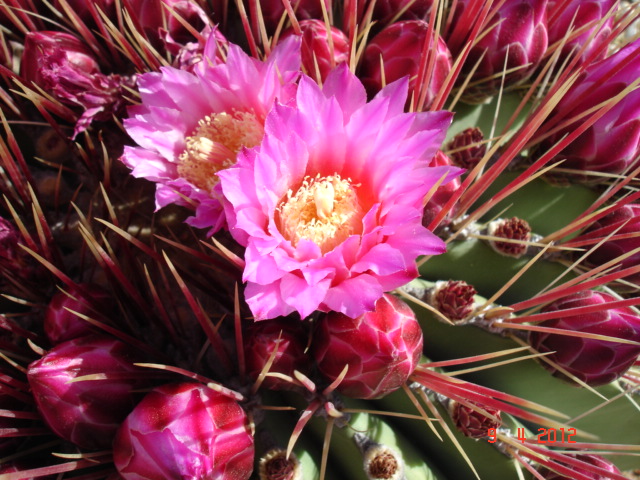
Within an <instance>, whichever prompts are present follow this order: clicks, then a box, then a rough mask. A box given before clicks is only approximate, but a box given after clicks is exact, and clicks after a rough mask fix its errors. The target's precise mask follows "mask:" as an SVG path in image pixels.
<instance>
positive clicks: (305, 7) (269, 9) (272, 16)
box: [245, 0, 332, 32]
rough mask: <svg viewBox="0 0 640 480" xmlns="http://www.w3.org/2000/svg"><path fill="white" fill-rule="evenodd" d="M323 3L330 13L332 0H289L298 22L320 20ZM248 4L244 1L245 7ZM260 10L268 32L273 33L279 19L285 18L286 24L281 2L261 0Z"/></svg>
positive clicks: (286, 19) (280, 0)
mask: <svg viewBox="0 0 640 480" xmlns="http://www.w3.org/2000/svg"><path fill="white" fill-rule="evenodd" d="M321 1H322V2H324V4H325V6H326V9H327V12H331V8H332V0H289V2H290V3H291V8H293V10H294V12H296V18H297V19H298V21H300V20H309V19H311V18H317V19H322V18H323V17H322V4H321V3H320V2H321ZM247 3H248V2H246V1H245V5H247ZM260 7H261V8H262V17H263V19H264V24H265V27H266V28H267V31H268V32H274V31H275V29H276V27H277V26H278V23H279V22H280V19H281V18H282V17H283V15H284V16H285V17H286V18H285V25H287V23H288V18H289V17H288V16H287V14H286V13H285V9H284V4H283V3H282V0H262V1H261V2H260Z"/></svg>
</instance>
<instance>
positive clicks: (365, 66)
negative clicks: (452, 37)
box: [360, 20, 452, 106]
mask: <svg viewBox="0 0 640 480" xmlns="http://www.w3.org/2000/svg"><path fill="white" fill-rule="evenodd" d="M428 30H429V24H428V23H427V22H425V21H422V20H406V21H403V22H398V23H394V24H392V25H389V26H388V27H386V28H385V29H383V30H382V31H381V32H380V33H379V34H377V35H376V36H375V37H374V38H373V39H372V40H371V42H369V44H368V45H367V48H366V49H365V51H364V54H363V58H362V67H361V71H360V78H361V80H362V83H363V84H364V86H365V88H366V89H367V92H368V93H369V95H371V96H373V95H374V94H376V93H377V92H378V91H379V90H380V89H381V88H382V87H383V77H384V83H385V84H387V85H388V84H390V83H392V82H394V81H395V80H398V79H399V78H402V77H404V76H409V92H412V91H414V88H415V89H416V90H418V91H420V88H416V87H417V86H416V76H417V75H418V69H419V68H420V59H421V55H422V52H423V49H425V48H427V49H431V48H435V51H436V53H435V55H436V60H435V64H434V68H433V74H432V77H431V78H430V79H426V80H425V85H423V88H426V89H427V95H426V99H425V105H426V106H428V105H429V104H430V103H431V102H432V101H433V99H434V98H435V96H436V93H437V92H438V90H440V88H441V87H442V85H443V84H444V81H445V79H446V77H447V75H448V74H449V71H450V70H451V65H452V59H451V53H450V52H449V49H448V48H447V45H446V44H445V42H444V40H443V39H442V38H440V36H438V38H437V40H436V45H435V47H433V46H432V45H431V43H430V44H429V45H428V46H427V47H425V40H426V38H427V35H428ZM381 58H382V61H381V60H380V59H381ZM382 66H384V68H382Z"/></svg>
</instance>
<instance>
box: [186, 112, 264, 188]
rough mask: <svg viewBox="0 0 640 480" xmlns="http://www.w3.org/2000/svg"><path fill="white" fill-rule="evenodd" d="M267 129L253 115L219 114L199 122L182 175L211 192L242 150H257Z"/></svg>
mask: <svg viewBox="0 0 640 480" xmlns="http://www.w3.org/2000/svg"><path fill="white" fill-rule="evenodd" d="M263 134H264V127H263V125H262V122H261V121H259V120H258V118H257V117H256V115H255V114H254V113H253V112H239V111H233V112H232V113H230V114H229V113H225V112H223V113H215V114H211V115H208V116H206V117H204V118H203V119H202V120H200V121H199V122H198V126H197V127H196V128H195V130H194V131H193V133H192V134H191V135H190V136H188V137H187V138H186V139H185V141H186V147H185V149H184V152H182V154H181V155H180V158H179V160H180V162H179V164H178V175H180V176H181V177H182V178H184V179H185V180H187V181H189V182H190V183H192V184H193V185H195V186H196V187H198V188H202V189H203V190H211V189H212V188H213V187H214V186H215V185H216V184H217V183H218V176H217V175H216V173H218V172H219V171H220V170H223V169H225V168H229V167H231V166H233V165H234V164H235V163H236V156H237V154H238V152H239V151H240V149H241V148H242V147H248V148H251V147H255V146H256V145H258V144H259V143H260V141H261V140H262V136H263Z"/></svg>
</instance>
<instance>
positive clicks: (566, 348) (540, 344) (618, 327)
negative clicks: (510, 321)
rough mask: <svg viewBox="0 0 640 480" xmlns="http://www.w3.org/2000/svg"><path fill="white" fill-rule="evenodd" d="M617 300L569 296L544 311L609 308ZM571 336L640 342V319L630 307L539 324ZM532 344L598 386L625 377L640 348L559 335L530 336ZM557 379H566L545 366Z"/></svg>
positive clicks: (604, 296)
mask: <svg viewBox="0 0 640 480" xmlns="http://www.w3.org/2000/svg"><path fill="white" fill-rule="evenodd" d="M614 300H615V297H613V296H612V295H610V294H608V293H603V292H597V291H594V290H588V291H583V292H578V293H575V294H572V295H568V296H566V297H564V298H561V299H559V300H556V301H555V302H553V303H551V304H550V305H548V306H546V307H545V308H543V309H542V311H543V312H554V311H557V312H561V311H562V310H566V309H570V308H577V307H586V306H592V305H598V304H605V305H606V304H607V303H608V302H612V301H614ZM539 325H540V326H543V327H551V328H557V329H561V330H567V331H571V332H583V333H592V334H597V335H605V336H608V337H615V338H622V339H626V340H632V341H634V342H640V317H638V315H637V314H636V313H635V311H634V310H632V309H631V308H628V307H619V308H612V309H608V310H607V309H603V310H600V311H596V312H591V313H585V314H579V315H571V316H559V317H558V318H555V319H553V320H546V321H544V322H541V323H540V324H539ZM529 343H530V344H531V346H532V347H533V348H535V349H536V350H538V351H539V352H541V353H547V352H553V353H551V354H550V355H548V356H547V357H546V358H548V359H550V360H551V361H553V362H554V363H556V364H557V365H559V366H560V367H562V368H564V369H565V370H567V371H568V372H569V373H570V374H572V375H574V376H575V377H577V378H578V379H580V380H582V381H583V382H585V383H587V384H588V385H592V386H597V385H604V384H606V383H609V382H612V381H613V380H615V379H617V378H619V377H621V376H622V375H623V374H624V373H625V372H626V371H627V370H628V369H629V367H631V365H633V363H634V362H635V361H636V359H637V357H638V354H640V347H639V346H637V345H630V344H626V343H617V342H613V341H604V340H595V339H591V338H582V337H573V336H567V335H562V334H557V333H542V332H535V331H531V332H529ZM544 365H545V367H546V368H548V369H550V370H551V371H552V373H553V374H554V375H555V376H559V377H564V375H563V374H562V373H561V372H560V371H557V370H555V369H554V368H553V367H552V366H551V365H549V364H547V363H546V362H545V363H544Z"/></svg>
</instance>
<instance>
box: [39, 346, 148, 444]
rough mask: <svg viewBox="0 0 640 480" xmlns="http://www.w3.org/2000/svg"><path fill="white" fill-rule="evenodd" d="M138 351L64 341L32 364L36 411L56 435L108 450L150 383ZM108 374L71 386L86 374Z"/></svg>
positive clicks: (73, 441) (77, 442)
mask: <svg viewBox="0 0 640 480" xmlns="http://www.w3.org/2000/svg"><path fill="white" fill-rule="evenodd" d="M136 361H140V359H139V358H138V355H137V352H136V350H135V349H132V348H130V347H129V346H128V345H126V344H124V343H122V342H120V341H118V340H115V339H112V338H109V337H106V336H100V335H95V336H88V337H81V338H77V339H74V340H69V341H67V342H64V343H61V344H59V345H57V346H56V347H54V348H52V349H51V350H50V351H49V352H48V353H47V354H46V355H44V356H43V357H42V358H40V359H39V360H36V361H35V362H33V363H31V365H29V369H28V371H27V378H28V379H29V385H30V386H31V391H32V392H33V396H34V398H35V400H36V404H37V406H38V411H39V412H40V414H41V415H42V417H43V418H44V420H45V422H46V423H47V424H48V425H49V427H50V428H51V430H53V431H54V432H55V433H56V434H57V435H58V436H60V437H62V438H64V439H65V440H68V441H70V442H72V443H74V444H76V445H78V446H80V447H83V448H88V449H105V448H109V447H110V446H111V440H112V439H113V437H114V435H115V433H116V430H117V429H118V427H119V425H120V423H121V422H122V421H123V420H124V419H125V417H126V416H127V415H128V414H129V412H130V411H131V410H133V407H134V406H135V404H136V401H137V400H138V396H137V394H136V393H135V390H137V389H140V388H143V387H145V386H147V385H148V381H146V380H145V377H144V376H143V375H144V374H143V373H142V372H141V369H140V368H139V367H135V366H134V365H133V363H134V362H136ZM94 374H97V375H98V376H101V375H102V376H104V377H105V378H103V379H100V378H98V379H90V380H89V379H87V380H83V381H78V382H73V383H70V382H72V381H73V380H74V379H75V378H78V377H83V376H86V375H94Z"/></svg>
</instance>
